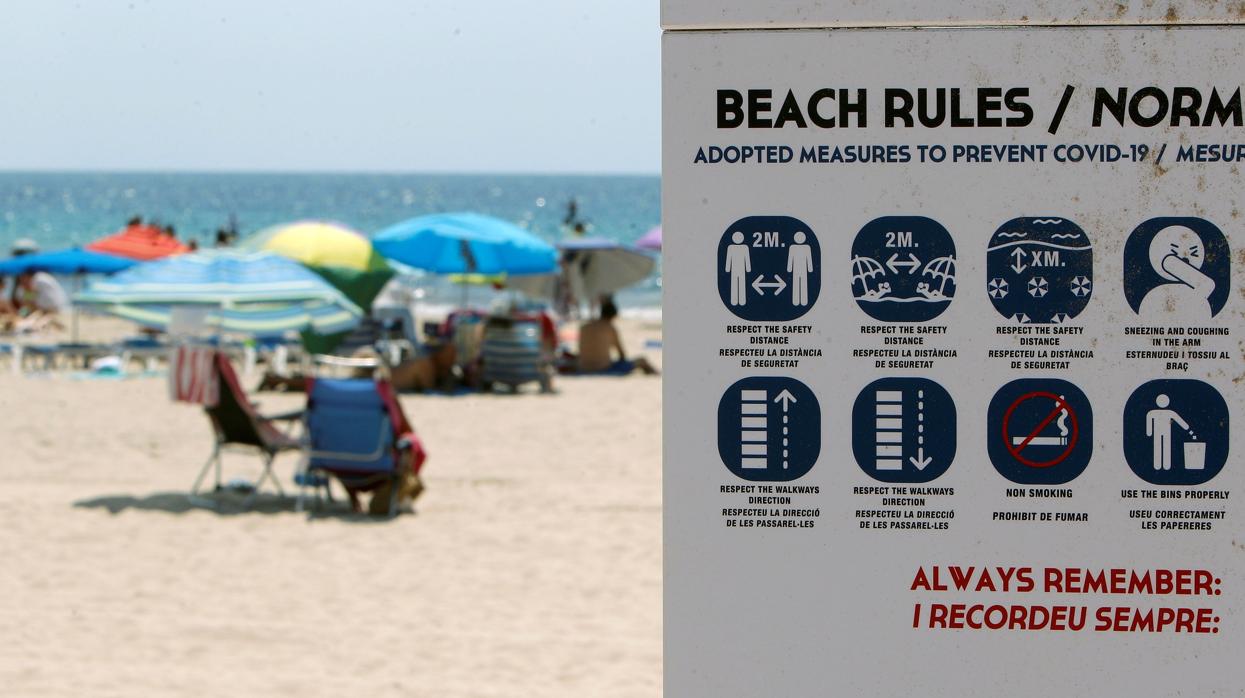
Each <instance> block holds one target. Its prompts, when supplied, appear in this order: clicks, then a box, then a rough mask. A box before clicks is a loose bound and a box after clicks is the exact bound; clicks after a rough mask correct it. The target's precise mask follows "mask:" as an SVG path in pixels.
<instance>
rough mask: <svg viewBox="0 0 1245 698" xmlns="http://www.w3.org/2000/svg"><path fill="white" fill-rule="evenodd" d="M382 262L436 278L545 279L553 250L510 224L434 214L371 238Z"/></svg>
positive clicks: (465, 215)
mask: <svg viewBox="0 0 1245 698" xmlns="http://www.w3.org/2000/svg"><path fill="white" fill-rule="evenodd" d="M372 244H373V245H375V246H376V251H377V252H380V253H381V254H382V255H384V256H385V257H387V258H389V259H391V260H393V261H395V262H400V263H402V264H405V265H407V266H411V267H415V268H416V269H424V270H427V271H431V272H435V273H438V274H508V275H515V274H546V273H549V272H552V271H554V270H555V269H557V266H558V255H557V250H555V249H554V248H553V246H552V245H550V244H549V243H547V242H545V241H544V240H541V239H540V238H538V237H536V236H535V235H533V234H531V233H529V232H528V231H526V230H524V229H523V228H520V227H519V226H517V225H514V224H513V223H508V222H506V221H503V220H501V219H499V218H493V217H492V216H485V215H482V214H479V213H437V214H431V215H427V216H420V217H418V218H412V219H410V220H407V221H403V222H401V223H398V224H396V225H393V226H390V227H388V228H385V229H384V230H382V231H380V232H378V233H376V234H375V235H373V236H372Z"/></svg>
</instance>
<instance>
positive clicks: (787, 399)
mask: <svg viewBox="0 0 1245 698" xmlns="http://www.w3.org/2000/svg"><path fill="white" fill-rule="evenodd" d="M774 402H781V403H782V422H783V424H784V425H786V423H787V410H788V409H790V408H791V403H793V402H799V400H796V399H795V396H794V395H792V394H791V392H790V391H789V390H787V389H786V388H783V391H782V392H781V393H778V397H776V398H774ZM782 433H783V434H784V436H783V439H782V446H783V448H782V468H783V470H786V469H787V465H788V462H787V437H786V433H787V427H786V426H783V429H782Z"/></svg>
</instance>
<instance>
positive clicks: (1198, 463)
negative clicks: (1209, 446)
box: [1184, 441, 1206, 470]
mask: <svg viewBox="0 0 1245 698" xmlns="http://www.w3.org/2000/svg"><path fill="white" fill-rule="evenodd" d="M1205 468H1206V442H1205V441H1186V442H1185V443H1184V469H1185V470H1204V469H1205Z"/></svg>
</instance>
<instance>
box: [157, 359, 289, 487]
mask: <svg viewBox="0 0 1245 698" xmlns="http://www.w3.org/2000/svg"><path fill="white" fill-rule="evenodd" d="M175 370H176V369H175ZM211 371H212V375H211V376H209V377H208V378H209V380H214V381H215V386H214V390H211V391H207V392H214V393H215V395H214V397H215V400H212V399H210V398H209V399H206V400H203V401H202V402H204V403H206V404H204V411H205V412H206V413H207V416H208V419H209V420H211V422H212V430H213V432H214V434H215V443H214V444H213V446H212V455H211V456H209V457H208V460H207V463H205V464H204V465H203V468H202V469H201V470H200V471H199V475H198V477H196V478H195V481H194V485H192V486H191V488H190V498H191V501H194V502H198V503H202V502H203V501H204V500H203V499H202V498H201V497H200V496H199V492H200V489H199V488H200V487H201V486H202V484H203V480H204V478H205V477H206V476H207V473H208V471H209V470H210V469H213V467H214V469H215V474H216V481H215V488H214V489H215V490H217V491H219V490H220V489H221V453H222V452H224V451H226V450H242V451H249V452H251V453H256V454H258V455H259V456H260V457H261V458H262V459H263V467H264V469H263V472H262V473H260V477H259V479H258V480H256V482H255V485H254V490H253V491H252V493H251V495H250V497H249V498H248V500H247V503H248V504H249V503H250V502H252V501H254V499H255V497H257V496H258V495H259V492H260V489H261V488H262V487H263V485H264V483H265V482H266V481H269V480H271V481H272V484H273V486H274V487H275V488H276V490H277V494H279V495H281V496H285V492H284V490H282V489H281V483H280V482H279V481H278V480H277V478H276V476H275V475H274V474H273V472H272V461H273V459H274V458H276V456H277V454H279V453H282V452H285V451H296V450H299V449H301V448H302V443H301V441H300V440H299V439H297V438H295V437H293V436H291V435H290V434H289V433H288V432H285V431H282V430H280V429H278V428H277V426H276V424H277V423H280V422H285V423H287V424H291V425H292V424H294V423H297V422H298V421H299V420H301V419H302V417H303V411H302V410H296V411H292V412H286V413H283V414H276V415H271V416H267V417H265V416H261V415H260V414H259V413H258V412H256V410H255V407H254V405H252V404H251V402H250V400H248V399H247V396H246V392H245V391H244V390H243V389H242V385H241V384H240V383H239V382H238V375H237V373H235V372H234V370H233V365H232V364H231V363H230V362H229V357H228V356H226V355H225V354H224V353H223V352H221V351H213V352H212V355H211Z"/></svg>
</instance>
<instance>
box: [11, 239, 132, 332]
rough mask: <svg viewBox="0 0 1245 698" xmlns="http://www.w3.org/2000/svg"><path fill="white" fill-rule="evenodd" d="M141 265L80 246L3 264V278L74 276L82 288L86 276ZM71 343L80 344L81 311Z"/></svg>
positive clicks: (21, 257) (25, 257)
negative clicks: (35, 273) (31, 273)
mask: <svg viewBox="0 0 1245 698" xmlns="http://www.w3.org/2000/svg"><path fill="white" fill-rule="evenodd" d="M135 264H138V262H136V261H135V260H132V259H126V258H125V257H117V256H114V255H110V254H102V253H100V252H90V251H88V250H83V249H81V248H78V247H71V248H69V249H67V250H58V251H56V252H38V253H33V254H24V255H21V256H20V257H14V258H12V259H6V260H4V261H3V262H0V276H16V275H18V274H21V273H22V272H25V271H46V272H50V273H52V274H69V275H73V277H74V279H75V281H74V283H75V284H76V285H77V287H78V288H79V289H81V287H82V275H83V274H115V273H116V272H119V271H123V270H125V269H129V268H130V267H132V266H134V265H135ZM70 336H71V340H72V341H73V342H74V343H75V344H76V343H77V341H78V309H77V308H74V311H73V329H72V330H71V334H70Z"/></svg>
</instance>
